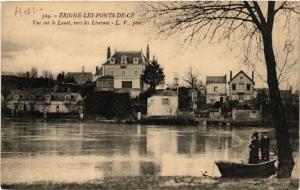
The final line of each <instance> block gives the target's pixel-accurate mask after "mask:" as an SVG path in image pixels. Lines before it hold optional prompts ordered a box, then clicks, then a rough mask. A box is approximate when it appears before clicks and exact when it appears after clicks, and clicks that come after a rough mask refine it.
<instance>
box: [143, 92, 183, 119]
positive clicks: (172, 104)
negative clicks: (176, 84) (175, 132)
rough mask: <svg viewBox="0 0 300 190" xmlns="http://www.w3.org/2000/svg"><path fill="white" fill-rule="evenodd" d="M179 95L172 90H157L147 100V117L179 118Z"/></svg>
mask: <svg viewBox="0 0 300 190" xmlns="http://www.w3.org/2000/svg"><path fill="white" fill-rule="evenodd" d="M177 110H178V95H177V93H176V92H174V91H171V90H157V91H156V93H155V94H153V95H152V96H151V97H149V98H148V99H147V117H173V116H177Z"/></svg>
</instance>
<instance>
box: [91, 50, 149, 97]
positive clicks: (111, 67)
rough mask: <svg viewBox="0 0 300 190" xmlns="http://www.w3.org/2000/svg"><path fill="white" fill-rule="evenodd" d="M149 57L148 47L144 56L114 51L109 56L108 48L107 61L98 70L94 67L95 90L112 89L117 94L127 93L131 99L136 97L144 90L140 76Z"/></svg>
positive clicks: (137, 52) (130, 52) (138, 53)
mask: <svg viewBox="0 0 300 190" xmlns="http://www.w3.org/2000/svg"><path fill="white" fill-rule="evenodd" d="M149 56H150V50H149V46H147V51H146V56H145V55H144V54H143V52H142V51H115V53H114V54H112V55H111V51H110V47H108V49H107V60H106V61H105V62H104V63H103V64H102V67H101V68H100V69H99V67H96V74H95V76H94V80H96V81H97V82H96V90H98V91H102V90H107V89H112V88H113V89H114V91H116V92H119V93H123V92H126V93H129V94H130V96H131V97H136V96H138V95H139V94H140V92H141V91H143V90H144V89H145V85H144V83H143V82H142V81H141V75H142V74H143V71H144V69H145V66H146V65H147V64H148V63H149ZM104 76H105V77H104ZM107 76H110V77H107ZM111 81H113V83H112V82H111Z"/></svg>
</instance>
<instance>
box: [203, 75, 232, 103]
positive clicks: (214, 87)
mask: <svg viewBox="0 0 300 190" xmlns="http://www.w3.org/2000/svg"><path fill="white" fill-rule="evenodd" d="M226 86H227V79H226V75H224V76H207V77H206V103H207V104H214V103H216V102H217V101H219V102H222V103H223V102H225V101H226V99H227V87H226Z"/></svg>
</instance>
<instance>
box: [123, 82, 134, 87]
mask: <svg viewBox="0 0 300 190" xmlns="http://www.w3.org/2000/svg"><path fill="white" fill-rule="evenodd" d="M122 88H132V81H122Z"/></svg>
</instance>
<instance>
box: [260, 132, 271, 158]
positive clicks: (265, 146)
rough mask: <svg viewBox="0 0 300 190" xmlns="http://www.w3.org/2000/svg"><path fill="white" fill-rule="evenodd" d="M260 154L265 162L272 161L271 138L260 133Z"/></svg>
mask: <svg viewBox="0 0 300 190" xmlns="http://www.w3.org/2000/svg"><path fill="white" fill-rule="evenodd" d="M260 153H261V159H262V160H263V161H268V160H269V159H270V138H269V137H267V136H266V135H264V134H263V133H260Z"/></svg>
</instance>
